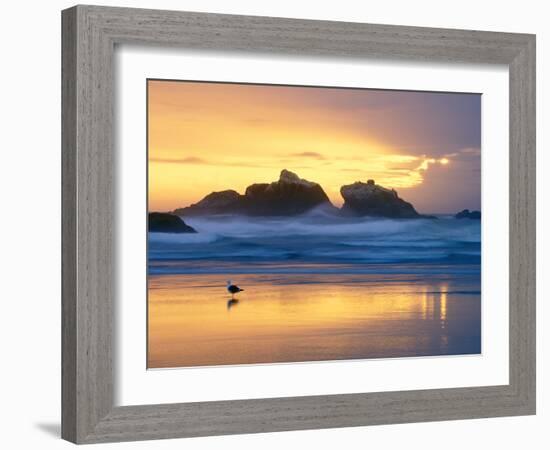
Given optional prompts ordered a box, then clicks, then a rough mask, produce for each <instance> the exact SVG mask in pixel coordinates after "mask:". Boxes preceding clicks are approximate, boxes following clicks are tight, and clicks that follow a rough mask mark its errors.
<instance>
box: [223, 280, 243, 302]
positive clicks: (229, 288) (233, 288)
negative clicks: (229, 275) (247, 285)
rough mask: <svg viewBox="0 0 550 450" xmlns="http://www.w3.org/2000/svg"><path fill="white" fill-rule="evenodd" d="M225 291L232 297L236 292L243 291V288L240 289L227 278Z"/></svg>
mask: <svg viewBox="0 0 550 450" xmlns="http://www.w3.org/2000/svg"><path fill="white" fill-rule="evenodd" d="M227 291H228V292H229V293H230V294H231V298H233V296H234V295H235V294H236V293H238V292H241V291H244V289H241V288H240V287H239V286H235V285H234V284H231V280H227Z"/></svg>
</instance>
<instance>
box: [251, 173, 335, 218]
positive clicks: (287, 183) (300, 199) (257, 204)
mask: <svg viewBox="0 0 550 450" xmlns="http://www.w3.org/2000/svg"><path fill="white" fill-rule="evenodd" d="M244 196H245V199H246V209H247V212H248V214H251V215H256V216H267V215H269V216H293V215H297V214H303V213H305V212H307V211H309V210H311V209H313V208H316V207H318V206H322V205H331V203H330V200H329V198H328V196H327V194H326V193H325V191H324V190H323V188H322V187H321V186H320V185H319V184H318V183H314V182H313V181H308V180H304V179H303V178H300V177H299V176H298V175H296V174H295V173H293V172H290V171H289V170H286V169H283V170H282V171H281V174H280V176H279V180H278V181H274V182H272V183H258V184H252V185H251V186H248V187H247V188H246V192H245V194H244Z"/></svg>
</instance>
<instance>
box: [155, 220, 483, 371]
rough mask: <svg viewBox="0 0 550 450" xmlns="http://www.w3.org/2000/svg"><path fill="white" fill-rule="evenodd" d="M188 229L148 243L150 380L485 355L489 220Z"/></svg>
mask: <svg viewBox="0 0 550 450" xmlns="http://www.w3.org/2000/svg"><path fill="white" fill-rule="evenodd" d="M185 222H186V223H187V224H188V225H191V226H192V227H193V228H195V229H196V230H197V231H198V233H196V234H168V233H149V236H148V280H149V281H148V327H149V328H148V367H149V368H164V367H187V366H210V365H227V364H258V363H279V362H307V361H326V360H343V359H364V358H393V357H411V356H443V355H462V354H479V353H480V352H481V226H480V221H476V220H469V219H455V218H454V217H452V216H437V219H410V220H408V219H399V220H392V219H382V218H351V217H338V216H335V215H331V214H330V213H326V212H322V211H321V212H313V213H310V214H306V215H303V216H299V217H291V218H272V217H243V216H229V215H228V216H212V217H188V218H187V217H186V218H185ZM227 280H231V282H232V283H233V284H237V285H238V286H240V287H241V288H243V289H244V292H242V293H239V294H238V295H237V296H235V299H232V298H231V295H230V294H229V293H228V292H227V291H226V281H227Z"/></svg>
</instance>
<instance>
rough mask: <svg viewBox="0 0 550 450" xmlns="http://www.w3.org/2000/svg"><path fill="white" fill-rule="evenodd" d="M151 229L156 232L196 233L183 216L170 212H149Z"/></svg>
mask: <svg viewBox="0 0 550 450" xmlns="http://www.w3.org/2000/svg"><path fill="white" fill-rule="evenodd" d="M149 231H151V232H154V233H196V232H197V231H196V230H195V229H194V228H193V227H190V226H189V225H187V224H186V223H185V222H184V221H183V220H182V219H181V218H179V217H178V216H175V215H173V214H168V213H158V212H153V213H149Z"/></svg>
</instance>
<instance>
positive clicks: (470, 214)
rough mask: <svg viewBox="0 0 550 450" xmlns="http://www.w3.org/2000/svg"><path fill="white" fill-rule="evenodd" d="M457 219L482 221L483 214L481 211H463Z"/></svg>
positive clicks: (457, 214) (457, 215)
mask: <svg viewBox="0 0 550 450" xmlns="http://www.w3.org/2000/svg"><path fill="white" fill-rule="evenodd" d="M455 219H476V220H480V219H481V212H479V211H470V210H469V209H463V210H462V211H460V212H459V213H456V214H455Z"/></svg>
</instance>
